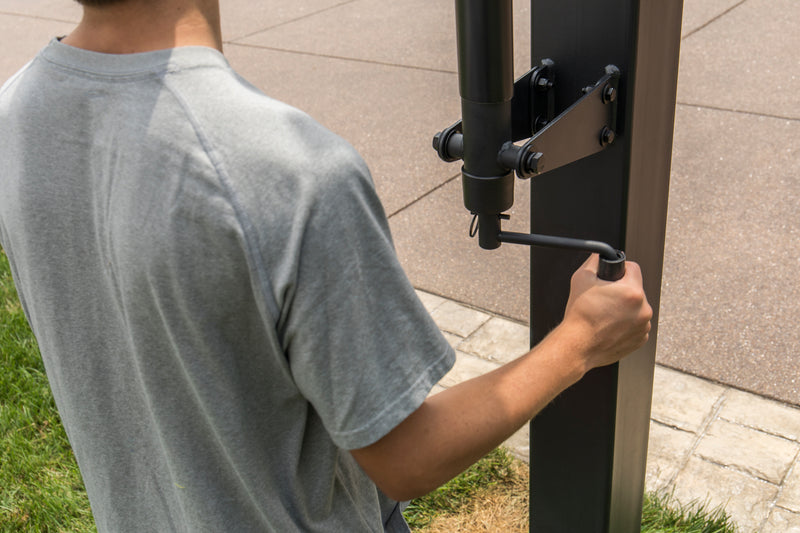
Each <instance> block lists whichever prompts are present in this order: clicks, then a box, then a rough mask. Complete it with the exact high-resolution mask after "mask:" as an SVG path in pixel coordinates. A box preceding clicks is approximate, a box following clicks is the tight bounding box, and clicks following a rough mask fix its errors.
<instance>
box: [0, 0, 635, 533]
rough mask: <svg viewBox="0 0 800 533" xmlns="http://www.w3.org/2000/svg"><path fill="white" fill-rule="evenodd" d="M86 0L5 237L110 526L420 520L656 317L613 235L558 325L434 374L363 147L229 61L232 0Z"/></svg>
mask: <svg viewBox="0 0 800 533" xmlns="http://www.w3.org/2000/svg"><path fill="white" fill-rule="evenodd" d="M83 4H84V17H83V20H82V21H81V23H80V24H79V25H78V27H77V28H76V29H75V30H74V31H73V32H72V33H71V34H70V35H69V36H67V37H65V38H63V39H61V40H54V41H53V42H51V43H50V45H49V46H47V47H46V48H45V49H44V50H43V51H42V52H41V53H40V54H39V55H38V56H37V57H36V59H34V60H33V61H32V62H31V63H30V64H29V65H28V66H27V67H26V68H24V69H23V70H22V71H21V72H20V73H18V74H17V75H16V76H15V77H14V78H12V79H11V80H9V81H8V82H7V83H6V84H5V85H4V86H3V88H2V90H1V91H0V138H2V139H3V142H2V145H1V146H0V160H2V161H3V167H2V170H0V188H2V191H3V195H2V197H0V242H2V245H3V248H4V249H5V250H6V252H7V254H8V256H9V260H10V262H11V265H12V270H13V274H14V277H15V281H16V284H17V287H18V289H19V294H20V299H21V301H22V304H23V306H24V309H25V312H26V314H27V317H28V319H29V321H30V323H31V325H32V328H33V330H34V333H35V335H36V337H37V339H38V341H39V344H40V348H41V352H42V356H43V359H44V362H45V367H46V370H47V373H48V377H49V380H50V383H51V387H52V390H53V395H54V397H55V399H56V403H57V406H58V408H59V411H60V413H61V416H62V419H63V422H64V426H65V428H66V430H67V434H68V436H69V438H70V442H71V444H72V446H73V449H74V452H75V455H76V458H77V460H78V463H79V465H80V468H81V472H82V475H83V477H84V480H85V482H86V488H87V491H88V494H89V499H90V501H91V504H92V510H93V513H94V517H95V521H96V523H97V527H98V530H99V531H101V532H104V531H110V532H127V531H131V532H133V531H136V532H145V531H154V532H167V531H186V532H199V531H235V532H249V531H254V532H255V531H259V532H263V531H274V532H280V533H284V532H291V531H322V532H353V531H407V530H408V528H407V525H406V524H405V522H404V520H403V518H402V515H401V514H400V507H399V505H398V504H397V502H398V501H404V500H409V499H411V498H414V497H416V496H419V495H422V494H424V493H426V492H428V491H429V490H431V489H433V488H435V487H436V486H438V485H440V484H441V483H443V482H445V481H446V480H448V479H450V478H452V477H453V476H455V475H456V474H458V473H459V472H460V471H462V470H463V469H464V468H466V467H467V466H468V465H469V464H471V463H472V462H474V461H475V460H477V459H478V458H480V457H481V456H482V455H484V454H485V453H486V452H488V451H489V450H491V449H492V448H494V447H495V446H497V445H498V444H499V443H501V442H503V440H505V439H506V438H507V437H508V436H509V435H511V434H512V433H513V432H514V431H515V430H517V429H518V428H519V427H521V426H522V425H523V424H524V423H526V422H527V421H528V420H530V419H531V418H532V417H533V416H534V415H535V414H536V413H537V412H538V411H539V410H540V409H541V408H542V407H544V406H545V405H546V404H547V402H548V401H550V400H551V399H552V398H553V397H554V396H555V395H557V394H558V393H559V392H560V391H562V390H563V389H565V388H566V387H568V386H569V385H571V384H573V383H575V382H576V381H577V380H579V379H580V378H581V376H582V375H583V374H584V373H585V372H586V371H588V370H589V369H591V368H594V367H596V366H600V365H606V364H610V363H613V362H614V361H617V360H618V359H620V358H621V357H623V356H624V355H625V354H627V353H629V352H631V351H632V350H634V349H636V348H637V347H639V346H640V345H641V344H643V343H644V342H645V341H646V339H647V335H648V331H649V327H650V324H649V320H650V317H651V310H650V307H649V306H648V304H647V301H646V298H645V296H644V293H643V291H642V286H641V277H640V273H639V269H638V266H637V265H636V264H634V263H629V265H628V274H627V275H626V277H625V278H623V279H622V280H620V281H618V282H615V283H607V282H602V281H599V280H598V279H597V277H596V275H595V271H596V267H597V258H596V257H592V258H590V259H589V260H588V261H587V263H586V264H585V265H584V266H583V267H582V268H581V269H579V270H578V271H577V272H576V273H575V275H574V276H573V281H572V287H571V295H570V299H569V303H568V304H567V309H566V312H565V319H564V321H563V323H562V324H561V325H559V326H558V327H557V328H556V329H555V330H554V331H553V332H552V333H551V334H550V335H549V336H548V337H547V338H546V339H545V340H544V341H542V343H541V344H540V345H539V346H537V347H536V348H535V349H534V350H532V351H531V352H530V353H528V354H526V355H525V356H523V357H521V358H519V359H518V360H516V361H514V362H512V363H510V364H508V365H506V366H504V367H502V368H500V369H499V370H497V371H495V372H492V373H490V374H487V375H484V376H481V377H479V378H477V379H475V380H472V381H468V382H466V383H463V384H461V385H459V386H456V387H452V388H450V389H448V390H447V391H445V392H443V393H440V394H438V395H436V396H433V397H431V398H427V399H426V397H427V395H428V393H429V391H430V389H431V387H432V386H433V385H434V384H435V383H436V382H437V381H438V380H439V379H440V378H441V377H442V376H443V375H444V374H445V373H446V372H447V371H448V369H449V368H450V367H451V366H452V364H453V359H454V354H453V350H452V349H451V348H450V347H449V345H448V344H447V342H446V341H445V340H444V339H443V338H442V336H441V334H440V333H439V332H438V330H437V328H436V326H435V325H434V324H433V323H432V321H431V320H430V318H429V317H428V315H427V313H426V312H425V310H424V308H423V307H422V306H421V305H420V303H419V301H418V300H417V298H416V295H415V293H414V291H413V289H412V287H411V286H410V284H409V283H408V281H407V279H406V278H405V276H404V274H403V272H402V270H401V268H400V266H399V264H398V262H397V258H396V257H395V254H394V250H393V248H392V244H391V240H390V236H389V230H388V224H387V222H386V218H385V216H384V213H383V210H382V208H381V206H380V203H379V202H378V200H377V198H376V196H375V193H374V190H373V187H372V183H371V180H370V177H369V174H368V171H367V169H366V168H365V166H364V164H363V162H362V160H361V159H360V158H359V157H358V156H357V155H356V154H355V153H354V151H353V150H352V148H351V147H350V146H349V145H348V144H346V143H345V142H344V141H342V140H341V139H339V138H337V137H336V136H334V135H333V134H331V133H329V132H327V131H326V130H324V129H323V128H322V127H320V126H319V125H318V124H317V123H315V122H314V121H313V120H311V119H310V118H309V117H307V116H306V115H304V114H303V113H301V112H299V111H297V110H294V109H292V108H290V107H288V106H286V105H284V104H281V103H279V102H276V101H274V100H271V99H270V98H268V97H266V96H264V95H263V94H261V93H259V92H258V91H257V90H256V89H254V88H253V87H252V86H250V85H249V84H247V83H246V82H245V81H244V80H242V79H241V78H239V77H238V76H237V75H236V74H235V73H234V72H233V71H232V70H231V69H230V67H229V65H228V64H227V62H226V61H225V59H224V57H223V55H222V54H221V37H220V25H219V6H218V3H217V0H111V1H103V0H91V1H90V0H84V1H83Z"/></svg>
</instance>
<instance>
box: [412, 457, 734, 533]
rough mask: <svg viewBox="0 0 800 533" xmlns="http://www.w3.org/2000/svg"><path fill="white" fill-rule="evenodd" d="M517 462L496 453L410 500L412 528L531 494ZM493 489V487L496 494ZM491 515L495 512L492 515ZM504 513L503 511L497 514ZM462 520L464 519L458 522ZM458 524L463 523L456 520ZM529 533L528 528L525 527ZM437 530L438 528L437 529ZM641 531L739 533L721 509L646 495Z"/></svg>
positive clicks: (517, 510) (521, 509) (520, 501)
mask: <svg viewBox="0 0 800 533" xmlns="http://www.w3.org/2000/svg"><path fill="white" fill-rule="evenodd" d="M514 461H515V460H514V459H513V458H511V456H510V455H509V454H508V453H507V452H505V451H504V450H502V449H497V450H495V451H493V452H492V453H490V454H489V455H487V456H486V457H485V458H483V459H481V460H480V461H479V462H478V463H476V464H475V465H473V466H472V467H470V468H469V469H468V470H467V471H466V472H464V473H463V474H461V475H460V476H458V477H457V478H455V479H453V480H452V481H450V482H449V483H447V484H445V485H443V486H442V487H440V488H439V489H437V490H435V491H433V492H431V493H430V494H428V495H426V496H424V497H423V498H419V499H417V500H414V501H413V502H411V505H409V507H408V509H406V511H405V513H404V515H405V517H406V520H407V521H408V523H409V525H410V526H411V529H412V530H414V531H416V532H419V533H424V532H425V531H428V530H429V529H428V528H429V526H430V525H431V524H432V523H433V522H434V519H436V518H437V517H457V516H459V515H461V516H465V515H466V514H468V513H470V512H472V510H474V509H475V508H476V507H481V506H483V505H484V504H483V502H481V503H480V505H478V506H476V505H475V499H476V497H477V498H488V497H489V494H488V493H487V490H486V488H487V487H489V491H490V492H493V493H495V494H496V493H498V492H500V493H502V492H503V491H504V490H507V491H527V478H526V476H523V477H525V479H520V477H521V476H520V472H526V471H527V470H526V469H525V468H514V467H513V463H514ZM492 487H494V489H493V490H492ZM517 503H518V504H521V505H520V506H519V507H517V508H513V507H511V508H509V507H505V508H503V509H502V510H501V512H505V513H507V512H509V511H511V512H513V513H527V512H528V509H527V500H526V499H525V498H524V497H520V498H518V499H517ZM489 514H492V513H489ZM495 514H500V513H495ZM460 521H461V522H463V521H466V519H463V520H460ZM456 522H459V520H458V519H456ZM525 530H526V531H527V526H526V527H525ZM433 531H439V529H436V528H435V529H433ZM641 532H642V533H737V529H736V526H735V525H734V524H733V522H732V521H731V520H730V518H729V517H728V516H727V515H726V514H725V512H724V510H722V509H720V508H715V509H709V508H708V507H707V506H705V505H702V504H695V505H690V506H682V505H680V504H678V503H677V502H674V501H673V500H672V499H671V498H670V497H669V496H657V495H654V494H645V496H644V505H643V509H642V528H641Z"/></svg>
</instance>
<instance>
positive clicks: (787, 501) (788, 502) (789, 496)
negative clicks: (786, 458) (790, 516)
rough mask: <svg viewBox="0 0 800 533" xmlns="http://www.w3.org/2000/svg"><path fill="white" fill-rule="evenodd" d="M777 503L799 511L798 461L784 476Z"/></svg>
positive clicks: (799, 483) (799, 467) (799, 473)
mask: <svg viewBox="0 0 800 533" xmlns="http://www.w3.org/2000/svg"><path fill="white" fill-rule="evenodd" d="M777 503H778V505H780V506H781V507H783V508H785V509H788V510H790V511H792V512H794V513H800V463H795V465H794V467H793V468H792V471H791V472H790V473H789V476H788V477H787V478H786V481H785V482H784V486H783V490H782V491H781V495H780V497H779V498H778V502H777Z"/></svg>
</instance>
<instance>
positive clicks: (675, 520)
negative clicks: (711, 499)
mask: <svg viewBox="0 0 800 533" xmlns="http://www.w3.org/2000/svg"><path fill="white" fill-rule="evenodd" d="M642 532H643V533H736V527H735V525H734V524H733V523H732V522H731V520H730V518H729V517H728V516H727V515H726V514H725V512H724V511H723V510H722V509H720V508H715V509H709V508H708V507H707V506H705V505H703V504H696V505H692V506H688V507H687V506H681V505H679V504H677V503H674V502H672V500H671V498H670V497H669V496H656V495H653V494H645V497H644V506H643V509H642Z"/></svg>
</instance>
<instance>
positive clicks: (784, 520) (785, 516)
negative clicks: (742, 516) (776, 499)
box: [761, 507, 800, 533]
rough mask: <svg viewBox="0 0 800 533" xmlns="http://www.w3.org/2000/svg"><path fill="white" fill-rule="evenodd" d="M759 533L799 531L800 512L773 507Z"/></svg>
mask: <svg viewBox="0 0 800 533" xmlns="http://www.w3.org/2000/svg"><path fill="white" fill-rule="evenodd" d="M761 533H800V514H797V513H793V512H791V511H787V510H786V509H782V508H780V507H775V508H774V509H773V510H772V513H771V514H770V516H769V520H767V523H766V524H764V527H763V528H762V529H761Z"/></svg>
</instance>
